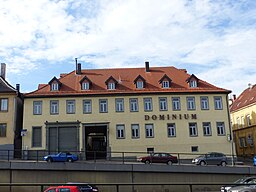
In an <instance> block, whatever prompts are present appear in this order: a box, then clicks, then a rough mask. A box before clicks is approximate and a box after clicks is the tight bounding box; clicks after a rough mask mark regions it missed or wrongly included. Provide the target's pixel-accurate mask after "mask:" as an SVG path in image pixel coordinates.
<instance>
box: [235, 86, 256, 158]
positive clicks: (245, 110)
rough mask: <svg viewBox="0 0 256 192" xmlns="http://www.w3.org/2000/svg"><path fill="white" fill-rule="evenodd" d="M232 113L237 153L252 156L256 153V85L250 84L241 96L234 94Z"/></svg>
mask: <svg viewBox="0 0 256 192" xmlns="http://www.w3.org/2000/svg"><path fill="white" fill-rule="evenodd" d="M232 101H233V103H232V104H231V106H230V115H231V123H232V130H233V136H234V142H235V145H236V153H237V155H238V156H243V157H246V156H248V157H250V156H253V155H255V154H256V149H255V146H256V85H251V84H249V86H248V88H247V89H245V90H244V91H243V92H242V93H241V94H240V95H239V97H237V98H236V96H235V95H234V97H233V100H232Z"/></svg>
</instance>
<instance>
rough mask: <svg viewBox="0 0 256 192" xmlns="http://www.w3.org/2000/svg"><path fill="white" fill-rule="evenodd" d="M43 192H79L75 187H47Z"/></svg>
mask: <svg viewBox="0 0 256 192" xmlns="http://www.w3.org/2000/svg"><path fill="white" fill-rule="evenodd" d="M44 192H81V191H80V189H79V187H77V186H55V187H49V188H48V189H46V190H45V191H44Z"/></svg>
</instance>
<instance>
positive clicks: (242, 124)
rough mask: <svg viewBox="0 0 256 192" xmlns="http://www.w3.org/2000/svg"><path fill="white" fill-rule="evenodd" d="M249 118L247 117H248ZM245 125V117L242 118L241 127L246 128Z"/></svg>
mask: <svg viewBox="0 0 256 192" xmlns="http://www.w3.org/2000/svg"><path fill="white" fill-rule="evenodd" d="M246 118H247V116H246ZM244 125H245V121H244V116H242V117H241V126H242V128H244Z"/></svg>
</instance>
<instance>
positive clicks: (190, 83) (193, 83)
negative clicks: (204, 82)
mask: <svg viewBox="0 0 256 192" xmlns="http://www.w3.org/2000/svg"><path fill="white" fill-rule="evenodd" d="M189 87H197V82H196V81H195V80H193V81H190V82H189Z"/></svg>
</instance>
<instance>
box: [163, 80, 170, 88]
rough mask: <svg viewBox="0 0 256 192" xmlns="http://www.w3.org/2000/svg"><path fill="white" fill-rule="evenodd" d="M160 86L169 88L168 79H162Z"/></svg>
mask: <svg viewBox="0 0 256 192" xmlns="http://www.w3.org/2000/svg"><path fill="white" fill-rule="evenodd" d="M162 86H163V88H169V87H170V83H169V81H163V82H162Z"/></svg>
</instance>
